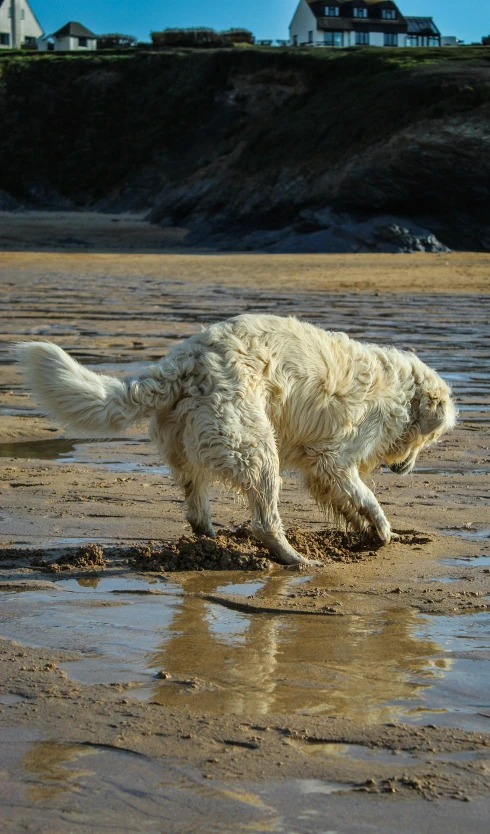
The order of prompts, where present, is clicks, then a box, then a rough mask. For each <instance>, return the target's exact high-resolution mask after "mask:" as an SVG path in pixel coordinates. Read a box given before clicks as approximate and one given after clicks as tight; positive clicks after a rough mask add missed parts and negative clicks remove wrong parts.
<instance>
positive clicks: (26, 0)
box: [0, 0, 44, 32]
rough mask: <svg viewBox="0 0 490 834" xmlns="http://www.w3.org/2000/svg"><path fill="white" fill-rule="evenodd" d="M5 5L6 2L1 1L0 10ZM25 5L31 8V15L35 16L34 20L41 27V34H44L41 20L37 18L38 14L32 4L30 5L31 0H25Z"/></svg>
mask: <svg viewBox="0 0 490 834" xmlns="http://www.w3.org/2000/svg"><path fill="white" fill-rule="evenodd" d="M3 3H4V0H0V8H1V6H2V5H3ZM24 3H25V4H26V6H28V7H29V9H30V12H31V15H32V16H33V18H34V20H35V21H36V23H37V25H38V26H39V28H40V30H41V32H44V29H43V27H42V26H41V24H40V23H39V20H38V19H37V17H36V13H35V11H34V9H33V8H32V6H31V4H30V3H29V0H24Z"/></svg>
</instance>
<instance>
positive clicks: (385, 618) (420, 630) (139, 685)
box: [0, 572, 490, 729]
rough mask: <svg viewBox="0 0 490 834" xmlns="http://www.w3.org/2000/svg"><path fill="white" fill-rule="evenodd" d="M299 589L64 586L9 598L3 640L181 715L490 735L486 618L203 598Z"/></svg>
mask: <svg viewBox="0 0 490 834" xmlns="http://www.w3.org/2000/svg"><path fill="white" fill-rule="evenodd" d="M309 579H310V581H312V582H314V581H315V580H314V579H312V578H311V577H310V578H309ZM298 580H299V581H302V580H304V578H303V577H301V578H300V577H291V576H289V577H288V576H285V577H284V576H278V575H273V576H268V575H263V576H261V577H260V578H259V579H257V576H254V577H253V578H251V579H250V580H248V581H247V580H244V577H243V573H241V572H239V573H233V572H232V573H230V574H226V576H225V575H224V574H222V573H218V574H216V573H214V574H209V573H208V574H188V575H186V576H185V577H182V576H179V577H177V578H174V577H172V581H168V580H167V579H165V578H162V579H161V580H155V579H151V580H150V581H148V580H147V579H137V578H126V577H121V576H112V577H110V576H108V577H102V578H98V577H86V578H81V579H80V578H78V579H74V578H71V579H67V580H59V581H57V582H56V583H54V585H53V589H52V590H38V591H32V592H31V593H29V594H16V593H12V592H5V593H3V594H2V603H3V604H2V609H1V614H0V634H2V636H4V637H7V638H11V639H16V640H17V641H19V642H20V643H24V644H28V645H32V646H43V647H49V648H53V649H66V650H69V651H78V652H80V658H79V659H78V660H76V661H73V662H69V663H65V664H63V666H64V669H65V670H66V672H67V673H68V675H69V676H70V677H71V678H72V679H74V680H76V681H80V682H85V683H118V682H124V683H125V684H126V685H128V684H130V686H131V689H132V692H133V694H134V695H136V696H137V697H140V698H145V699H151V700H152V701H153V702H157V703H159V704H162V705H165V706H169V707H183V708H185V709H188V710H191V711H196V712H210V713H235V714H241V713H253V712H255V713H258V714H266V713H285V712H297V713H302V714H324V715H340V716H345V717H349V718H352V719H355V720H358V721H363V722H365V723H378V722H381V721H392V720H399V719H400V718H401V719H402V720H412V721H420V720H423V719H427V717H428V715H429V714H430V720H431V721H432V720H433V716H432V713H433V712H435V713H437V714H439V713H440V714H442V715H443V719H444V721H446V722H447V721H448V717H447V716H448V714H451V713H455V712H458V713H461V712H465V713H468V714H471V722H472V726H473V725H474V724H475V723H476V724H478V721H480V723H482V724H484V725H485V729H487V727H486V724H487V723H488V719H487V720H486V721H485V719H484V718H483V717H481V718H480V719H479V718H478V715H479V714H481V711H482V709H485V710H487V709H488V708H489V705H490V702H489V699H488V694H487V693H488V691H489V690H490V686H489V684H490V679H489V671H490V667H489V665H488V661H487V660H486V655H485V657H483V656H482V655H481V652H480V654H479V655H478V656H477V655H475V656H473V655H471V652H472V650H473V649H475V648H479V649H480V648H481V645H484V646H485V647H489V648H490V638H488V637H486V636H485V634H487V635H488V633H489V626H490V615H489V614H488V613H483V614H473V615H468V616H460V617H457V618H456V617H454V618H453V617H429V618H427V617H425V618H424V617H422V616H420V615H419V614H417V613H415V612H414V611H413V610H411V609H407V610H401V611H400V610H397V611H382V612H377V613H374V614H370V615H365V616H360V615H346V616H343V617H336V616H330V617H321V616H318V615H313V616H309V615H307V614H306V615H302V616H296V615H295V614H289V613H282V612H279V613H273V614H271V613H266V612H262V613H261V612H258V613H255V612H253V613H251V612H248V611H244V612H242V611H238V610H232V609H230V608H227V607H225V606H224V605H221V604H219V603H218V602H215V601H210V600H209V599H206V598H205V596H204V594H209V593H213V594H216V593H217V592H221V593H227V594H229V593H232V594H234V595H237V594H240V595H242V596H243V597H244V598H246V597H247V596H252V595H253V596H254V598H255V599H256V600H257V599H259V600H261V601H262V602H264V604H265V606H267V604H268V603H269V601H270V603H271V604H272V601H273V600H274V599H276V598H277V595H278V594H279V593H282V596H283V597H284V596H286V595H287V594H288V593H290V592H291V589H292V588H295V587H297V583H298ZM485 630H486V631H485ZM462 648H464V649H465V653H464V657H463V656H462V655H461V649H462ZM456 649H457V650H458V651H456ZM468 653H469V654H468ZM468 664H469V666H468ZM469 667H471V685H469V684H468V682H467V681H466V679H465V676H466V675H468V669H469ZM467 693H469V694H470V696H471V697H468V695H467ZM454 720H455V721H456V722H460V720H461V719H460V717H458V718H457V719H454ZM458 726H460V723H459V724H458Z"/></svg>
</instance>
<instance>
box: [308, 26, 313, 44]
mask: <svg viewBox="0 0 490 834" xmlns="http://www.w3.org/2000/svg"><path fill="white" fill-rule="evenodd" d="M308 43H313V29H310V31H309V32H308Z"/></svg>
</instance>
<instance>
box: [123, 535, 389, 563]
mask: <svg viewBox="0 0 490 834" xmlns="http://www.w3.org/2000/svg"><path fill="white" fill-rule="evenodd" d="M286 535H287V538H288V540H289V541H290V542H291V544H292V545H293V547H295V548H296V550H297V551H298V552H299V553H301V554H302V555H303V556H306V557H307V558H310V559H317V560H319V561H322V562H324V563H325V564H328V563H331V562H357V561H360V560H363V559H366V558H369V557H371V556H374V552H373V550H372V547H373V544H372V542H369V543H367V542H366V539H365V537H362V536H359V535H356V534H354V533H342V532H341V531H339V530H322V531H321V532H318V533H313V532H310V531H306V530H301V529H300V528H299V527H291V528H290V529H289V530H287V531H286ZM127 556H128V557H129V559H130V560H131V562H132V564H133V566H134V567H135V568H137V569H138V570H140V571H191V570H197V571H200V570H244V571H252V570H266V569H267V568H269V567H270V566H271V564H272V562H271V559H270V555H269V553H268V551H267V550H264V548H263V547H261V546H260V544H259V543H258V542H257V541H256V539H254V538H253V537H252V535H251V533H250V530H249V528H247V527H246V526H242V527H238V528H236V529H234V530H226V529H221V530H219V531H218V534H217V536H216V538H214V539H211V538H207V537H206V536H181V538H180V539H179V540H178V541H177V542H163V543H162V544H159V545H155V544H153V543H149V544H147V545H145V546H140V547H132V548H129V550H128V551H127Z"/></svg>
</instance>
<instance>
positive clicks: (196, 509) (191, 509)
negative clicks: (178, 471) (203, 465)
mask: <svg viewBox="0 0 490 834" xmlns="http://www.w3.org/2000/svg"><path fill="white" fill-rule="evenodd" d="M182 477H183V479H185V477H186V473H185V472H183V473H182ZM207 487H208V480H207V478H205V477H204V476H203V475H202V473H201V474H199V475H197V476H196V475H195V476H194V477H189V478H187V479H186V480H185V483H184V495H185V499H186V503H187V512H186V518H187V521H188V522H189V524H190V525H191V527H192V532H193V533H195V534H196V536H215V535H216V533H215V531H214V527H213V525H212V523H211V508H210V505H209V496H208V489H207Z"/></svg>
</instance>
